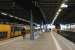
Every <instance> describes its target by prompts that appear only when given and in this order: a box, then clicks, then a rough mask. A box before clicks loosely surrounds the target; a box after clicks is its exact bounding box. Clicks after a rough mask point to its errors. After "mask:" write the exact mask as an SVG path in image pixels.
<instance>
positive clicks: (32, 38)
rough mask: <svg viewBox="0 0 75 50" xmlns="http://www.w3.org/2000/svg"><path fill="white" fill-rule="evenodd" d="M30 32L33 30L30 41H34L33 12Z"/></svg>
mask: <svg viewBox="0 0 75 50" xmlns="http://www.w3.org/2000/svg"><path fill="white" fill-rule="evenodd" d="M30 30H31V35H30V39H31V40H34V28H33V16H32V10H31V11H30Z"/></svg>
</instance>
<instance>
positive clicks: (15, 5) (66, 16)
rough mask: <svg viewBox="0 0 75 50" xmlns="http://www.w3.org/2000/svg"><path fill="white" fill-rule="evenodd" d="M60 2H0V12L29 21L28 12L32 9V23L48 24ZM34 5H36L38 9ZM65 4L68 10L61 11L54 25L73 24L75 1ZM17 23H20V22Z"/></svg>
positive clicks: (74, 21)
mask: <svg viewBox="0 0 75 50" xmlns="http://www.w3.org/2000/svg"><path fill="white" fill-rule="evenodd" d="M35 1H36V2H35ZM62 1H63V0H0V11H1V12H2V11H3V12H7V13H9V14H12V15H14V16H17V17H20V18H23V19H26V20H30V17H31V16H30V10H31V9H32V12H33V21H34V23H38V24H41V23H42V22H44V23H48V24H49V23H51V22H52V20H53V18H54V16H55V13H56V12H57V10H58V9H59V7H60V4H61V3H62ZM36 3H38V6H39V7H38V6H37V5H36ZM66 4H67V5H68V8H64V9H63V10H62V11H61V13H60V14H59V16H58V18H57V20H56V21H55V23H62V24H65V23H75V15H74V14H75V0H68V2H67V3H66ZM40 8H41V9H42V11H43V14H44V16H43V14H42V13H41V10H40ZM8 19H9V18H8ZM12 20H13V18H12ZM12 20H10V22H12ZM15 20H16V19H15ZM17 21H18V20H17ZM19 23H21V21H20V22H19ZM23 23H24V22H23Z"/></svg>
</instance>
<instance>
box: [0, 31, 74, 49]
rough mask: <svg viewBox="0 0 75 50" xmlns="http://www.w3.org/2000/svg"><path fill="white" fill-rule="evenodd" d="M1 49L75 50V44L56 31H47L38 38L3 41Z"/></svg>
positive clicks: (0, 45)
mask: <svg viewBox="0 0 75 50" xmlns="http://www.w3.org/2000/svg"><path fill="white" fill-rule="evenodd" d="M54 38H55V39H54ZM0 50H75V44H73V43H71V42H70V41H68V40H67V39H65V38H64V37H62V36H60V35H58V34H57V33H55V32H52V33H50V32H46V33H43V34H41V35H40V37H39V38H38V39H37V40H26V39H25V40H23V39H22V37H18V38H15V39H9V40H5V41H1V42H0Z"/></svg>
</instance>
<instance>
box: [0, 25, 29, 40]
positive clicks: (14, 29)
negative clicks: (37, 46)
mask: <svg viewBox="0 0 75 50" xmlns="http://www.w3.org/2000/svg"><path fill="white" fill-rule="evenodd" d="M23 28H25V30H26V33H29V34H30V26H29V25H23V27H22V26H20V25H13V24H0V40H2V39H9V38H14V37H17V36H21V35H22V33H21V32H22V29H23Z"/></svg>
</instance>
